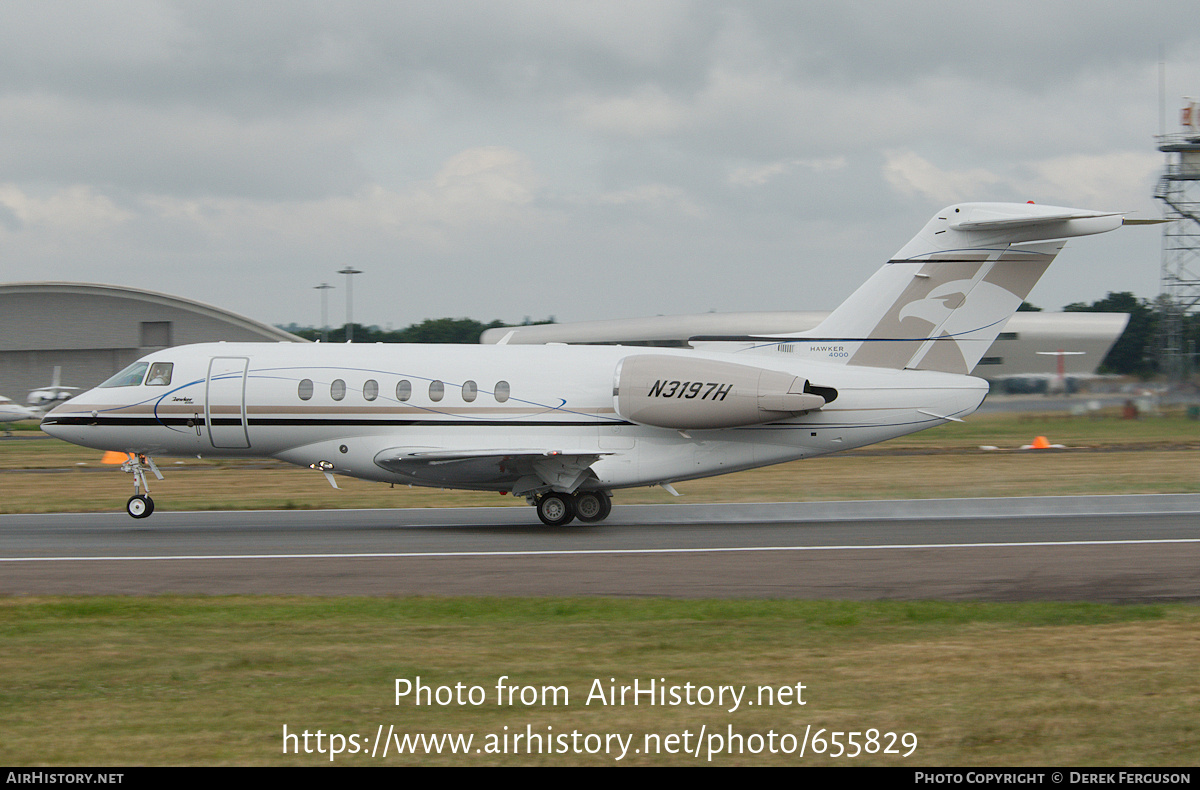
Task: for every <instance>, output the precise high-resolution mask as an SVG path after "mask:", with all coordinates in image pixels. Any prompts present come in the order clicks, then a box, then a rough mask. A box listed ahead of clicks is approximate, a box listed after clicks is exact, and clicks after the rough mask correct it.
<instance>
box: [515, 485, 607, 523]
mask: <svg viewBox="0 0 1200 790" xmlns="http://www.w3.org/2000/svg"><path fill="white" fill-rule="evenodd" d="M532 504H533V506H534V507H536V508H537V514H538V518H540V519H541V520H542V523H543V524H545V525H546V526H548V527H561V526H563V525H565V524H570V523H571V521H573V520H574V519H576V518H578V519H579V520H580V521H583V522H586V523H593V522H596V521H603V520H604V519H606V518H608V514H609V513H611V512H612V496H611V495H610V494H609V493H608V492H607V491H580V492H579V493H577V494H560V493H559V492H557V491H552V492H550V493H549V494H542V495H541V496H540V497H538V498H537V499H536V500H535V501H534V502H533V503H532Z"/></svg>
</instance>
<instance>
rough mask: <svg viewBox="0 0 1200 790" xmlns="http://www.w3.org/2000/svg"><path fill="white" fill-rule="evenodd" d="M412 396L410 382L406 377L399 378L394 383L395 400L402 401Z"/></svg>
mask: <svg viewBox="0 0 1200 790" xmlns="http://www.w3.org/2000/svg"><path fill="white" fill-rule="evenodd" d="M411 397H412V382H410V381H409V380H408V379H401V380H400V383H398V384H397V385H396V400H398V401H400V402H401V403H403V402H404V401H406V400H408V399H409V398H411Z"/></svg>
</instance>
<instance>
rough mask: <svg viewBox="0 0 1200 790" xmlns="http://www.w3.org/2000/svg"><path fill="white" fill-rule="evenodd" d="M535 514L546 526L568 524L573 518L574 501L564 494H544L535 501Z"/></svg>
mask: <svg viewBox="0 0 1200 790" xmlns="http://www.w3.org/2000/svg"><path fill="white" fill-rule="evenodd" d="M537 514H538V518H540V519H541V520H542V523H543V524H545V525H546V526H547V527H561V526H563V525H564V524H570V523H571V520H572V519H574V518H575V501H574V499H572V498H571V497H569V496H567V495H566V494H558V493H551V494H546V495H545V496H542V497H541V498H540V499H538V501H537Z"/></svg>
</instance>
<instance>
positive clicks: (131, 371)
mask: <svg viewBox="0 0 1200 790" xmlns="http://www.w3.org/2000/svg"><path fill="white" fill-rule="evenodd" d="M148 367H150V363H149V362H134V363H133V364H132V365H130V366H129V367H127V368H125V369H124V370H122V371H121V372H120V373H118V374H117V375H115V376H113V377H112V378H111V379H109V380H108V381H106V382H104V383H103V384H101V385H100V386H101V387H136V386H138V385H139V384H141V383H142V379H143V378H144V377H145V376H146V368H148Z"/></svg>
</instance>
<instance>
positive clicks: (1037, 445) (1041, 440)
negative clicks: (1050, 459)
mask: <svg viewBox="0 0 1200 790" xmlns="http://www.w3.org/2000/svg"><path fill="white" fill-rule="evenodd" d="M1029 446H1030V447H1031V448H1033V449H1034V450H1048V449H1050V440H1049V439H1047V438H1046V437H1045V436H1037V437H1035V438H1034V440H1033V444H1031V445H1029Z"/></svg>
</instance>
